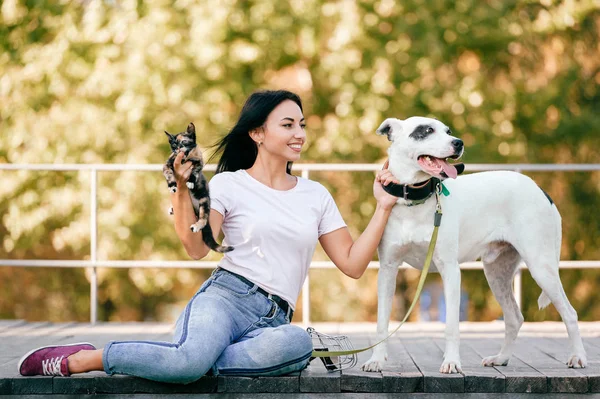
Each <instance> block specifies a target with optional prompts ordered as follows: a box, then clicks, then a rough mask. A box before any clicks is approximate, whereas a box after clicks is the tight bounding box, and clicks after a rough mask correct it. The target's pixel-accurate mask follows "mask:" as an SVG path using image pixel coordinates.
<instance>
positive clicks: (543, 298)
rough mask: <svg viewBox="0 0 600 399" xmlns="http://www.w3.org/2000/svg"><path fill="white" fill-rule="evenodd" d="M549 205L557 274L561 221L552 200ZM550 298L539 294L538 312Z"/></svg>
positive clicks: (544, 294)
mask: <svg viewBox="0 0 600 399" xmlns="http://www.w3.org/2000/svg"><path fill="white" fill-rule="evenodd" d="M544 194H546V193H545V192H544ZM546 196H547V197H548V199H550V197H549V196H548V194H546ZM550 204H551V205H552V208H553V209H552V211H553V213H554V215H553V216H554V219H555V227H556V233H555V240H556V241H555V244H554V245H555V248H554V250H555V255H556V263H555V265H556V272H557V273H558V264H559V263H560V247H561V243H562V220H561V217H560V213H559V212H558V209H557V208H556V205H555V204H554V203H553V202H552V200H551V199H550ZM550 302H551V300H550V298H549V297H548V295H547V294H546V293H545V292H544V291H542V293H541V294H540V297H539V298H538V307H539V308H540V310H542V309H544V308H545V307H546V306H548V305H550Z"/></svg>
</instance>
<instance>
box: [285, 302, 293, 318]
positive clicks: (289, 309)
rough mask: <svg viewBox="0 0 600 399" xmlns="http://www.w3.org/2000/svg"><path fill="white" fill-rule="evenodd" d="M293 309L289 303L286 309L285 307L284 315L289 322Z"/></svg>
mask: <svg viewBox="0 0 600 399" xmlns="http://www.w3.org/2000/svg"><path fill="white" fill-rule="evenodd" d="M293 312H294V311H293V310H292V307H291V306H290V304H289V303H288V309H287V313H286V315H285V316H286V317H287V319H288V320H289V321H290V323H291V322H292V314H293Z"/></svg>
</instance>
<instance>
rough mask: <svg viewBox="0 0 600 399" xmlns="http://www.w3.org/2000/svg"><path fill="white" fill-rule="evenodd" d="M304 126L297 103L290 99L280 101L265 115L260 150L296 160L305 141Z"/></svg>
mask: <svg viewBox="0 0 600 399" xmlns="http://www.w3.org/2000/svg"><path fill="white" fill-rule="evenodd" d="M305 126H306V125H305V122H304V115H302V111H301V110H300V107H299V106H298V104H296V103H295V102H293V101H291V100H286V101H284V102H282V103H281V104H279V105H278V106H277V107H275V109H273V111H271V113H270V114H269V116H268V117H267V121H266V122H265V125H264V130H263V134H262V135H261V136H262V138H261V139H260V140H259V141H261V140H262V144H261V146H260V150H261V151H267V152H269V153H270V154H271V155H274V156H278V157H281V158H284V159H285V160H286V161H297V160H298V159H300V153H301V152H302V147H303V146H304V143H305V142H306V132H305V131H304V128H305Z"/></svg>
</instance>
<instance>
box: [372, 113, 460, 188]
mask: <svg viewBox="0 0 600 399" xmlns="http://www.w3.org/2000/svg"><path fill="white" fill-rule="evenodd" d="M377 134H380V135H382V136H387V138H388V140H389V141H391V144H390V147H389V149H388V155H389V160H390V171H391V172H392V173H393V174H394V176H395V177H396V178H397V179H399V180H400V182H401V183H406V184H411V183H416V182H418V181H423V180H424V179H427V178H429V176H434V177H437V178H440V179H446V178H448V177H451V178H456V176H457V174H458V173H457V170H456V168H455V167H454V166H453V165H452V164H450V163H448V158H451V159H458V158H460V157H461V156H462V154H463V152H464V145H463V142H462V140H460V139H458V138H456V137H454V136H452V132H451V131H450V128H448V126H446V125H444V124H443V123H442V122H440V121H438V120H437V119H432V118H424V117H420V116H413V117H411V118H408V119H405V120H400V119H395V118H388V119H386V120H385V121H383V123H382V124H381V126H379V128H378V129H377Z"/></svg>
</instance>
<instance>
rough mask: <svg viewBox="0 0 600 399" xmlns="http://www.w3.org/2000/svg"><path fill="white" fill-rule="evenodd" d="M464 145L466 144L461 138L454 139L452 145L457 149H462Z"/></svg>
mask: <svg viewBox="0 0 600 399" xmlns="http://www.w3.org/2000/svg"><path fill="white" fill-rule="evenodd" d="M463 146H464V143H463V141H462V140H461V139H454V140H452V147H454V149H455V150H457V151H459V150H462V148H463Z"/></svg>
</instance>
